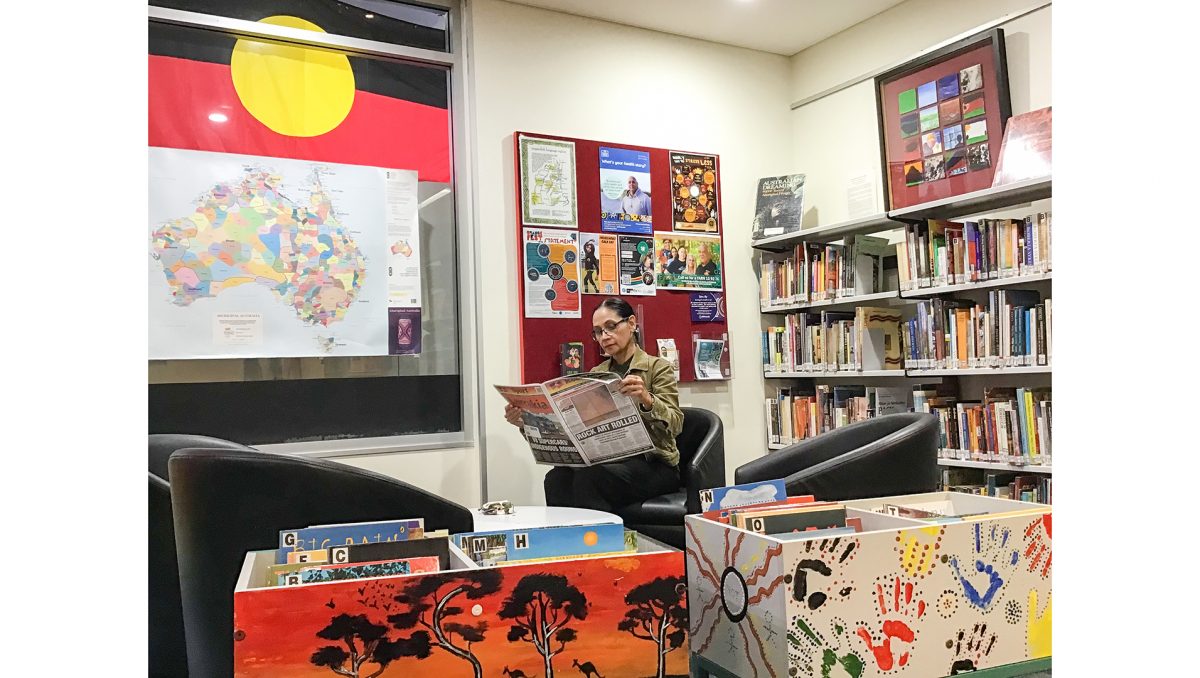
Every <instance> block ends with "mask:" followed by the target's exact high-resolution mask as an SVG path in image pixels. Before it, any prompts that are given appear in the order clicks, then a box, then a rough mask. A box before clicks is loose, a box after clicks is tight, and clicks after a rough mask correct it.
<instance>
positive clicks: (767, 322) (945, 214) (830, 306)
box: [751, 177, 1053, 481]
mask: <svg viewBox="0 0 1200 678" xmlns="http://www.w3.org/2000/svg"><path fill="white" fill-rule="evenodd" d="M1052 193H1053V183H1052V178H1051V177H1042V178H1036V179H1029V180H1025V181H1020V182H1015V183H1012V184H1008V185H1005V186H1000V187H994V188H988V189H984V190H980V191H975V192H972V193H968V194H964V195H959V196H953V197H950V198H946V199H942V200H936V201H932V202H928V203H923V204H920V205H914V206H911V207H906V208H904V209H900V210H894V211H890V212H884V213H880V214H875V215H871V216H868V217H864V218H859V219H852V220H847V221H843V222H838V223H833V224H830V225H827V226H819V227H817V228H812V229H807V230H801V231H799V232H796V233H789V234H785V235H781V236H774V237H771V238H763V239H760V240H755V241H753V242H752V243H751V245H752V247H753V248H754V249H756V250H758V251H759V260H760V262H762V261H765V260H767V259H768V258H770V260H771V261H779V258H780V257H784V256H790V253H791V252H792V251H793V250H795V248H796V247H797V246H798V245H800V244H801V243H809V244H821V245H846V244H847V238H851V237H852V236H860V235H861V236H876V237H885V238H887V239H888V240H889V242H890V243H891V244H892V249H891V250H890V251H889V253H888V254H886V255H885V256H889V257H891V258H892V260H893V262H894V259H895V254H896V252H895V243H897V242H903V241H904V239H905V236H904V229H905V228H906V226H907V225H909V224H920V223H921V222H924V221H925V220H928V219H936V220H946V221H955V222H963V221H981V220H983V219H1001V218H1003V219H1012V218H1016V217H1018V216H1019V217H1021V218H1024V217H1025V216H1026V215H1034V214H1037V213H1040V212H1050V211H1051V209H1050V205H1049V204H1048V201H1050V200H1051V199H1052ZM993 223H994V222H993ZM1039 228H1040V226H1039ZM1047 232H1050V231H1047ZM960 235H961V234H960ZM956 242H957V241H956ZM1013 242H1014V243H1015V242H1017V241H1016V240H1015V239H1014V240H1013ZM1034 242H1037V241H1036V240H1035V241H1034ZM980 246H981V247H982V246H983V245H980ZM1001 246H1002V247H1003V245H1001ZM992 247H993V248H994V247H995V244H994V243H993V245H992ZM802 249H803V248H802ZM973 251H974V250H972V252H973ZM1009 251H1010V253H1011V252H1012V250H1009ZM961 252H962V251H961V250H960V251H959V253H960V254H961ZM1019 252H1020V250H1018V253H1019ZM993 254H994V253H993ZM964 256H965V255H964ZM972 256H974V254H972ZM981 256H982V255H981ZM1018 256H1019V254H1018ZM943 261H944V260H943ZM1009 262H1010V263H1011V259H1010V260H1009ZM1034 262H1035V266H1034V267H1033V269H1034V270H1035V271H1036V272H1029V273H1026V272H1025V271H1024V270H1023V271H1022V272H1021V273H1022V274H1017V275H1012V274H1008V275H1005V274H1006V273H1007V271H1008V269H1001V270H1000V272H999V273H998V275H1000V276H1001V277H998V278H993V279H982V280H978V281H976V282H966V283H963V282H960V283H959V284H952V285H940V286H936V287H920V288H917V289H911V290H907V289H906V290H903V291H901V290H898V289H887V288H888V287H896V283H895V281H894V279H893V280H886V276H885V282H884V286H883V289H885V290H886V291H883V292H875V293H869V294H859V295H855V296H849V297H838V298H833V299H827V300H820V301H813V302H800V303H790V304H776V305H763V304H760V318H761V320H762V325H763V331H764V349H763V351H764V356H767V357H769V354H768V352H767V351H768V348H769V347H768V344H767V341H766V339H765V337H766V336H767V330H769V329H770V328H772V327H779V326H781V325H782V324H783V323H782V322H781V318H783V314H789V313H819V312H824V311H850V312H853V311H854V310H855V309H856V308H857V307H860V306H880V307H887V308H889V309H893V310H895V312H896V313H898V314H900V315H901V316H902V317H903V318H904V319H905V321H906V322H907V321H908V320H910V319H912V318H914V317H915V316H916V313H917V311H918V310H920V309H917V306H920V305H923V304H925V305H928V304H927V303H926V302H931V301H933V300H939V299H940V300H945V304H946V307H947V308H948V307H950V305H951V304H952V303H953V302H960V303H961V302H966V303H967V304H968V305H971V306H974V305H977V304H983V305H984V306H985V307H986V306H987V303H988V302H987V300H988V299H989V295H995V294H999V291H1004V290H1010V289H1011V290H1033V291H1036V292H1038V294H1039V296H1040V298H1041V300H1042V301H1044V300H1046V299H1050V298H1052V294H1051V292H1052V286H1053V272H1052V270H1047V271H1045V272H1042V267H1041V265H1039V264H1037V262H1038V260H1037V259H1036V258H1035V260H1034ZM994 265H995V263H993V266H994ZM768 268H769V267H768ZM762 270H765V269H762V267H760V272H761V271H762ZM968 270H970V269H968ZM992 270H995V269H994V268H993V269H992ZM1013 270H1015V266H1014V269H1013ZM1026 270H1028V269H1026ZM960 272H961V271H960ZM772 275H773V276H774V274H772ZM980 277H983V276H982V275H981V276H980ZM934 279H936V276H935V277H934ZM773 281H774V277H772V284H774V282H773ZM771 289H774V288H771ZM867 289H870V288H869V287H868V288H867ZM876 289H880V288H879V287H877V288H876ZM762 295H763V291H762V290H760V296H762ZM765 296H777V292H771V294H769V295H765ZM1016 296H1017V294H1016V292H1013V293H1011V294H1009V295H1008V298H1010V299H1011V298H1014V297H1016ZM801 298H802V297H801ZM938 303H942V302H938ZM1030 303H1032V302H1030ZM1009 304H1010V305H1011V306H1014V307H1015V306H1017V305H1018V304H1017V303H1016V302H1015V301H1014V302H1009ZM929 308H934V309H936V308H939V307H938V306H936V305H934V306H929ZM999 308H1001V309H1005V308H1007V307H1005V306H1001V307H999ZM1025 308H1026V309H1027V311H1028V309H1029V308H1030V307H1029V306H1025ZM1027 315H1029V313H1028V312H1027ZM1014 317H1016V316H1014ZM1031 317H1032V316H1031ZM951 320H953V318H951ZM800 326H801V327H805V325H804V324H803V323H801V325H800ZM918 327H919V326H918ZM1033 327H1034V326H1033V325H1029V328H1031V329H1032V328H1033ZM1046 329H1047V331H1049V327H1047V328H1046ZM902 334H905V336H904V337H903V342H904V346H905V350H907V345H908V343H909V338H908V336H907V332H905V331H904V329H903V324H902ZM772 336H774V335H772ZM1031 336H1032V334H1031ZM960 337H961V335H960ZM1035 339H1036V338H1035ZM960 340H961V339H960ZM996 340H997V338H996V337H995V336H993V337H992V341H996ZM989 345H990V346H993V347H994V346H995V345H996V344H989ZM776 350H777V349H776ZM1027 350H1029V349H1027ZM946 351H947V352H949V351H950V346H949V339H947V345H946ZM951 355H953V354H951ZM959 355H960V356H961V355H962V354H961V353H960V354H959ZM981 355H983V354H981ZM905 356H906V357H909V356H908V354H907V353H906V354H905ZM1046 357H1047V358H1049V357H1050V356H1049V355H1047V356H1046ZM810 359H811V358H810ZM764 362H769V361H768V360H767V359H766V358H765V359H764ZM930 362H932V361H930ZM953 362H954V361H951V364H953ZM1016 362H1019V361H1016ZM817 364H818V365H819V364H820V363H819V362H818V363H817ZM910 364H911V362H910ZM785 365H787V366H788V367H790V363H788V362H787V359H786V358H785ZM1052 376H1053V375H1052V367H1051V366H1050V365H1049V364H1047V365H1026V366H1020V367H1015V366H1008V367H977V368H962V369H915V368H911V367H906V368H905V369H903V370H864V371H850V370H838V371H816V370H814V371H805V370H795V371H786V372H784V371H770V369H769V367H768V366H766V365H764V374H763V378H764V391H765V393H764V396H765V397H764V405H765V406H766V407H767V410H768V411H767V415H768V421H770V420H771V415H772V413H773V412H774V414H776V415H777V414H778V409H781V408H775V407H774V406H772V405H770V401H771V400H772V399H773V398H774V397H775V396H776V394H777V392H778V389H779V388H780V387H787V386H789V382H794V385H795V386H797V387H801V389H795V388H793V389H792V390H791V394H792V395H793V396H795V395H796V394H797V392H798V390H799V392H800V393H807V392H809V389H810V388H816V384H820V383H826V382H831V381H832V382H833V383H835V384H845V385H847V386H859V385H862V386H866V387H867V388H868V389H869V388H870V386H869V385H871V384H874V385H877V386H883V385H885V384H886V385H889V387H896V386H900V387H904V388H908V387H909V385H915V384H921V385H922V387H933V386H935V385H936V386H939V387H940V386H946V387H948V388H949V387H952V388H953V392H954V394H955V395H956V396H957V398H958V402H962V403H964V407H967V406H968V405H974V406H976V407H978V404H979V403H980V402H982V400H983V397H982V396H983V394H984V392H985V390H987V389H1004V388H1014V389H1015V388H1024V389H1039V391H1038V392H1039V393H1041V392H1042V391H1041V390H1040V389H1045V388H1048V387H1049V386H1050V385H1051V379H1052ZM824 388H835V389H836V388H838V387H836V386H833V387H830V386H826V387H824ZM990 392H992V393H995V392H996V391H995V390H992V391H990ZM850 393H853V391H850ZM860 393H861V391H860ZM1018 394H1019V392H1018ZM868 395H869V393H868ZM910 397H911V394H910ZM1044 397H1045V399H1046V400H1047V401H1049V396H1048V395H1046V396H1044ZM880 398H882V396H880ZM832 402H833V400H830V401H829V406H830V407H832ZM881 402H882V401H881ZM783 404H786V402H784V403H783ZM1041 404H1043V403H1041V401H1039V407H1040V406H1041ZM910 407H911V400H910ZM942 407H943V410H942V411H943V412H945V406H942ZM986 407H987V406H985V408H986ZM1047 407H1049V406H1048V405H1047ZM860 416H861V415H860ZM943 421H945V419H943ZM964 421H965V420H964ZM1047 421H1048V418H1047ZM776 423H777V424H778V419H777V418H776ZM1035 425H1036V424H1035ZM1048 426H1049V425H1048V424H1047V427H1048ZM810 428H811V424H810ZM780 433H781V432H780ZM769 434H770V431H769V432H768V440H767V449H768V450H769V451H775V450H781V449H784V448H786V447H788V445H787V444H781V443H772V442H770V437H771V436H770V435H769ZM781 437H784V438H785V439H786V436H782V435H781ZM1014 444H1015V443H1014ZM1034 459H1035V460H1036V457H1035V458H1034ZM938 465H939V468H942V469H947V470H953V469H978V470H980V472H982V473H1013V474H1040V475H1041V477H1044V478H1046V479H1047V481H1048V479H1049V478H1050V476H1051V475H1052V470H1051V467H1050V466H1048V465H1040V464H1033V463H1030V464H1019V463H1017V464H1012V463H1006V462H986V461H971V460H961V459H953V458H939V459H938ZM947 477H949V476H947Z"/></svg>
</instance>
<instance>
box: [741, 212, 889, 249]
mask: <svg viewBox="0 0 1200 678" xmlns="http://www.w3.org/2000/svg"><path fill="white" fill-rule="evenodd" d="M903 226H904V224H902V223H897V222H896V221H895V220H894V219H891V218H889V217H888V215H887V214H884V213H883V212H880V213H879V214H874V215H871V216H869V217H863V218H861V219H852V220H850V221H842V222H838V223H836V224H830V225H828V226H820V227H817V228H810V229H808V230H800V231H795V232H792V233H784V234H783V235H774V236H771V237H769V238H760V239H759V240H752V241H750V246H751V247H753V248H754V249H756V250H763V251H765V252H786V251H788V250H790V249H792V248H793V247H795V246H796V245H798V244H799V243H801V242H820V243H828V242H833V241H835V240H841V239H842V238H845V237H847V236H851V235H867V234H869V233H878V232H880V231H888V230H892V229H897V228H902V227H903Z"/></svg>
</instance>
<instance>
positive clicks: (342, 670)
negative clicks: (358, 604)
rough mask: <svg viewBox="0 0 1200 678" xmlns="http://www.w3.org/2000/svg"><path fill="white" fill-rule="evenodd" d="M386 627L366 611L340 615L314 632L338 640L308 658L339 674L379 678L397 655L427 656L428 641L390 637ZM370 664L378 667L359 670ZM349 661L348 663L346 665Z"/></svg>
mask: <svg viewBox="0 0 1200 678" xmlns="http://www.w3.org/2000/svg"><path fill="white" fill-rule="evenodd" d="M387 634H388V628H387V627H386V626H384V625H382V624H376V623H374V622H372V621H371V620H370V619H367V615H365V614H357V615H353V616H351V615H348V614H345V613H343V614H339V615H337V616H336V617H334V618H333V619H332V620H330V622H329V625H328V626H326V627H325V628H323V629H321V630H320V631H317V637H318V638H324V639H325V640H336V641H341V642H342V643H343V644H344V645H345V648H343V647H341V646H339V645H326V646H324V647H322V648H320V649H318V650H317V651H316V652H314V653H313V654H312V657H310V658H309V661H310V662H311V663H313V664H315V665H316V666H324V667H327V668H329V670H330V671H333V672H334V673H336V674H338V675H339V676H347V677H348V678H378V676H379V674H381V673H383V672H384V670H385V669H386V668H387V667H388V664H390V663H392V661H393V660H395V659H399V658H400V657H417V658H420V659H424V658H425V657H428V656H429V643H428V642H426V643H425V644H424V645H422V644H421V643H414V642H412V641H410V640H408V639H402V640H392V639H391V638H389V637H388V635H387ZM366 663H372V664H375V665H377V666H378V667H379V668H377V669H376V670H375V672H374V673H366V674H364V673H362V671H363V664H366ZM347 664H348V665H347Z"/></svg>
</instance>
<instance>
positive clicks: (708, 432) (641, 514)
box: [617, 407, 725, 549]
mask: <svg viewBox="0 0 1200 678" xmlns="http://www.w3.org/2000/svg"><path fill="white" fill-rule="evenodd" d="M682 409H683V430H682V431H680V432H679V435H678V436H676V437H675V444H676V445H677V446H678V447H679V480H680V483H681V484H682V487H680V488H679V491H678V492H672V493H670V494H664V495H661V496H658V497H653V498H651V499H647V500H645V501H643V502H641V503H638V504H630V505H629V506H625V507H623V508H620V509H618V510H617V514H618V515H620V516H621V519H622V520H624V522H625V526H626V527H628V528H629V529H631V530H636V531H638V532H640V533H642V534H644V535H646V536H648V537H651V538H653V539H657V540H659V541H661V542H664V543H667V544H670V545H672V546H674V547H676V548H679V549H682V548H683V547H684V538H683V517H684V516H685V515H687V514H689V513H699V512H700V490H703V489H707V488H710V487H721V486H723V485H724V484H725V433H724V427H723V426H722V425H721V419H720V418H719V417H717V415H716V414H714V413H712V412H709V411H708V410H702V409H700V408H697V407H684V408H682Z"/></svg>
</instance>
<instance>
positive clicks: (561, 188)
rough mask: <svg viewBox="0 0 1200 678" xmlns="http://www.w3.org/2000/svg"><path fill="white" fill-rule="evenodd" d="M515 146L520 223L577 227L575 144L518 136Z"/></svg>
mask: <svg viewBox="0 0 1200 678" xmlns="http://www.w3.org/2000/svg"><path fill="white" fill-rule="evenodd" d="M518 145H519V146H520V151H519V152H520V155H521V179H520V180H521V219H522V222H523V223H524V225H526V226H559V227H562V228H578V227H579V205H578V201H577V200H576V197H575V143H574V142H572V141H558V140H557V139H538V138H535V137H527V136H524V135H522V136H521V137H520V138H519V143H518Z"/></svg>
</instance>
